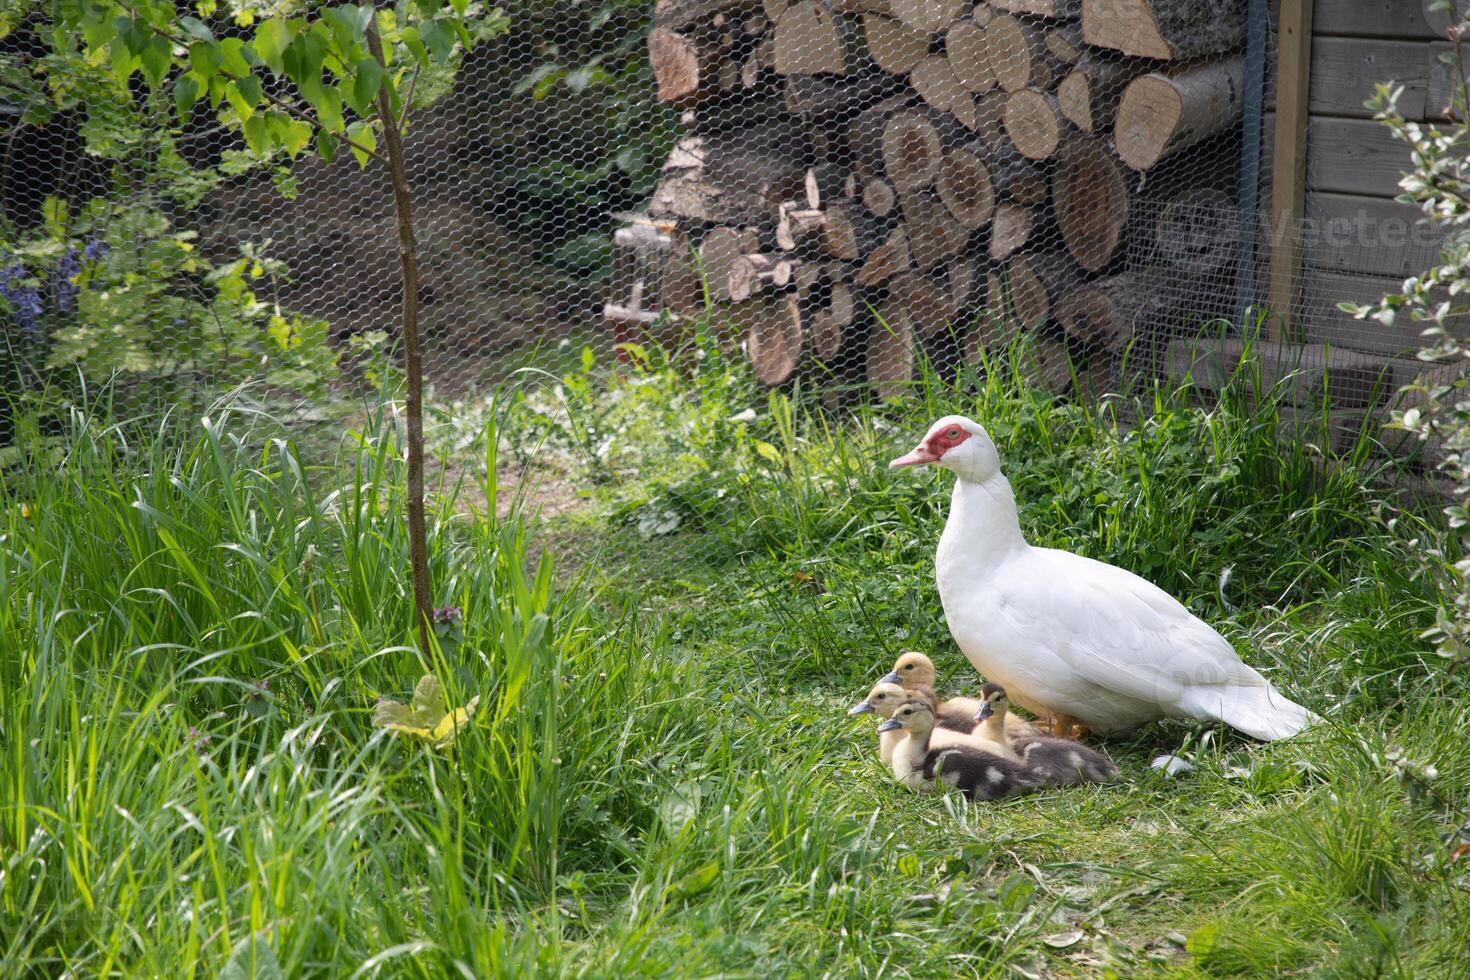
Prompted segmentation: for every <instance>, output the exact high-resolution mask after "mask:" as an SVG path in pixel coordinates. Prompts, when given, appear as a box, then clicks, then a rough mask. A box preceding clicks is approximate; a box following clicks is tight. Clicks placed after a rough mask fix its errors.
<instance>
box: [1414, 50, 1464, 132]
mask: <svg viewBox="0 0 1470 980" xmlns="http://www.w3.org/2000/svg"><path fill="white" fill-rule="evenodd" d="M1454 50H1455V48H1454V45H1452V44H1450V43H1448V42H1446V43H1444V44H1431V45H1429V51H1430V54H1431V58H1430V60H1429V90H1428V91H1427V92H1426V93H1425V94H1424V103H1425V105H1424V110H1425V112H1424V118H1425V119H1443V118H1445V115H1446V113H1445V110H1446V108H1448V106H1449V104H1450V101H1451V100H1452V99H1453V98H1454V94H1455V69H1454V66H1453V65H1450V64H1447V63H1446V62H1444V61H1441V60H1440V59H1441V57H1442V56H1443V55H1446V54H1453V53H1454ZM1464 70H1465V69H1462V71H1464ZM1466 74H1470V71H1466Z"/></svg>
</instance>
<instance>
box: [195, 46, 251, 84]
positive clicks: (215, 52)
mask: <svg viewBox="0 0 1470 980" xmlns="http://www.w3.org/2000/svg"><path fill="white" fill-rule="evenodd" d="M223 58H224V52H223V51H222V50H220V46H219V45H218V44H215V43H214V42H213V41H196V42H194V43H193V44H191V45H189V64H191V65H193V66H194V71H195V73H196V74H198V76H199V77H200V78H201V79H203V80H204V81H206V82H207V81H209V80H210V79H211V78H213V77H214V75H215V72H217V71H219V69H220V62H221V60H223ZM241 64H244V62H241Z"/></svg>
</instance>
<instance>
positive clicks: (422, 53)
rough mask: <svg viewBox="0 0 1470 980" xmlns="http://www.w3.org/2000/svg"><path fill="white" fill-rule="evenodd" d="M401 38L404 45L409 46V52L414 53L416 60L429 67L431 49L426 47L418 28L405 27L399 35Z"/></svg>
mask: <svg viewBox="0 0 1470 980" xmlns="http://www.w3.org/2000/svg"><path fill="white" fill-rule="evenodd" d="M399 38H400V40H402V41H403V46H404V47H406V48H408V50H409V52H410V53H411V54H412V55H413V57H414V60H415V61H417V62H418V63H419V64H420V65H423V66H424V67H428V64H429V51H428V49H427V48H425V47H424V39H423V38H421V37H419V31H418V28H417V27H405V28H404V29H403V32H402V33H401V34H400V35H399Z"/></svg>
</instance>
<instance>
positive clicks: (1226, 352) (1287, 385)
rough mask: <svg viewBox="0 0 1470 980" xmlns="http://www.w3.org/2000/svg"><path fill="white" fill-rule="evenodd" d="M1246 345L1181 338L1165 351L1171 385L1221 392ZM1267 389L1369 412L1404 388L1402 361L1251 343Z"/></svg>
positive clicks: (1296, 399) (1318, 347)
mask: <svg viewBox="0 0 1470 980" xmlns="http://www.w3.org/2000/svg"><path fill="white" fill-rule="evenodd" d="M1245 346H1246V344H1245V341H1244V340H1242V339H1240V338H1239V337H1213V336H1203V337H1181V338H1178V339H1176V340H1173V341H1171V342H1170V343H1169V346H1168V349H1167V350H1166V352H1165V361H1164V365H1165V368H1164V370H1165V374H1166V375H1167V376H1168V377H1169V379H1170V380H1171V381H1174V382H1176V383H1177V382H1180V381H1183V380H1184V379H1185V378H1186V377H1188V378H1190V379H1191V380H1192V381H1193V382H1194V384H1195V385H1197V386H1199V387H1201V388H1205V389H1207V390H1219V389H1220V388H1222V387H1224V385H1225V383H1226V382H1227V381H1228V380H1229V379H1230V378H1231V377H1232V376H1233V375H1234V374H1235V372H1236V370H1237V369H1238V368H1239V367H1240V366H1241V364H1240V361H1241V355H1242V354H1243V353H1244V350H1245ZM1250 348H1251V351H1252V354H1253V355H1254V361H1255V365H1256V367H1257V368H1258V369H1259V372H1260V373H1259V379H1260V383H1261V387H1262V389H1263V390H1270V389H1273V388H1275V387H1277V386H1278V385H1280V386H1281V391H1282V395H1283V396H1284V398H1285V400H1286V401H1288V402H1290V403H1291V404H1293V405H1316V406H1320V405H1322V403H1323V400H1324V398H1325V400H1326V401H1327V402H1328V403H1330V405H1331V406H1332V407H1333V408H1366V407H1368V406H1369V405H1372V404H1374V403H1375V402H1382V401H1386V400H1387V398H1388V396H1389V394H1391V393H1392V392H1394V391H1397V390H1398V388H1399V387H1400V385H1399V382H1398V380H1397V378H1398V375H1399V373H1400V370H1399V363H1398V362H1396V361H1395V360H1394V359H1393V358H1389V357H1383V356H1381V355H1375V354H1368V353H1364V352H1362V351H1356V350H1345V349H1341V348H1337V347H1332V346H1326V345H1322V344H1305V345H1303V344H1296V343H1284V344H1283V343H1276V342H1273V341H1266V340H1258V341H1256V342H1254V343H1252V344H1251V345H1250Z"/></svg>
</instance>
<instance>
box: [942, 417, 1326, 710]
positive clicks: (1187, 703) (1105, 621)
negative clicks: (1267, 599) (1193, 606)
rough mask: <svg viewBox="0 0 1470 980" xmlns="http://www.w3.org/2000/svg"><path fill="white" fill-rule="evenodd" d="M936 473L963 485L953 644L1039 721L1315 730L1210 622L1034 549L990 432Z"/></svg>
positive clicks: (950, 571)
mask: <svg viewBox="0 0 1470 980" xmlns="http://www.w3.org/2000/svg"><path fill="white" fill-rule="evenodd" d="M956 424H962V425H964V426H965V428H966V429H967V430H968V431H970V433H971V438H969V439H968V440H966V441H964V442H962V443H961V444H960V445H958V446H956V447H955V448H954V449H951V450H950V451H949V452H947V453H946V454H945V455H944V456H943V457H942V458H941V459H940V461H939V465H941V466H943V467H945V468H946V469H951V470H953V471H955V473H956V474H957V475H958V476H959V480H958V481H957V482H956V484H955V488H954V494H953V497H952V499H951V505H950V513H949V519H948V521H947V522H946V524H945V528H944V533H943V535H942V536H941V537H940V541H939V549H938V553H937V555H936V558H935V572H936V578H937V580H938V584H939V594H940V599H941V601H942V602H943V605H944V612H945V617H946V619H947V620H948V622H949V628H950V633H951V634H952V635H953V636H954V640H955V642H956V643H957V644H958V645H959V647H960V649H961V650H962V651H964V654H965V656H966V657H968V658H969V660H970V662H971V663H973V664H974V665H975V668H976V669H977V670H979V671H980V673H981V674H983V675H984V676H985V677H986V678H987V679H989V680H992V681H995V682H997V683H1000V684H1002V685H1004V686H1005V688H1006V690H1007V691H1008V692H1009V693H1010V696H1011V699H1012V700H1014V701H1016V702H1017V703H1019V704H1021V705H1023V706H1025V707H1027V708H1029V709H1031V710H1032V711H1035V712H1037V713H1042V714H1067V715H1072V716H1073V717H1075V718H1077V719H1078V720H1079V721H1081V722H1082V723H1083V724H1085V725H1087V726H1088V727H1089V728H1091V729H1093V730H1094V731H1109V730H1114V729H1120V728H1130V727H1133V726H1136V725H1139V724H1141V723H1143V722H1147V721H1151V720H1153V719H1156V718H1159V717H1161V716H1164V715H1173V716H1180V717H1189V718H1197V719H1201V720H1219V721H1223V722H1225V723H1227V724H1229V725H1232V726H1233V727H1235V728H1238V729H1240V730H1241V731H1243V732H1245V733H1246V734H1248V735H1252V736H1254V737H1256V738H1260V739H1276V738H1284V737H1286V736H1288V735H1293V734H1295V733H1296V732H1298V731H1300V730H1301V729H1302V728H1303V727H1305V726H1306V725H1307V724H1310V723H1311V722H1313V721H1315V720H1317V719H1316V716H1315V715H1313V714H1312V713H1311V712H1309V711H1308V710H1307V709H1305V708H1303V707H1302V706H1301V705H1299V704H1296V703H1295V702H1293V701H1291V700H1289V699H1288V698H1286V697H1285V696H1284V695H1282V694H1281V693H1280V692H1279V691H1277V690H1276V689H1275V688H1274V687H1272V686H1271V684H1270V682H1268V681H1267V680H1266V679H1265V678H1264V677H1262V676H1261V675H1260V674H1259V673H1258V672H1257V671H1256V670H1255V669H1254V668H1252V667H1250V666H1249V665H1247V664H1246V663H1244V662H1243V661H1242V660H1241V659H1240V657H1239V656H1238V655H1237V654H1236V652H1235V649H1234V648H1233V647H1232V646H1231V645H1230V643H1229V642H1228V641H1226V640H1225V638H1224V637H1222V636H1221V635H1220V634H1219V633H1217V632H1216V631H1215V630H1214V629H1212V628H1211V627H1210V626H1209V625H1208V624H1206V623H1205V622H1204V621H1202V620H1201V619H1199V618H1198V617H1197V616H1195V615H1193V614H1192V613H1191V612H1190V611H1189V610H1188V609H1186V608H1185V607H1184V606H1183V605H1182V604H1181V603H1180V602H1178V601H1177V600H1176V599H1174V598H1173V597H1172V596H1170V595H1168V594H1167V593H1166V592H1164V591H1163V590H1162V589H1160V588H1158V587H1157V586H1155V585H1153V584H1152V583H1150V582H1147V581H1145V580H1144V579H1142V578H1139V577H1138V576H1137V575H1134V574H1133V573H1132V572H1129V571H1126V570H1125V569H1122V568H1118V567H1116V566H1113V565H1108V564H1104V563H1103V562H1099V561H1094V560H1092V559H1090V558H1084V557H1082V556H1080V555H1075V554H1072V553H1070V552H1066V551H1058V550H1056V549H1052V548H1034V547H1032V546H1031V545H1029V544H1028V543H1027V542H1026V540H1025V539H1024V537H1023V536H1022V534H1021V527H1020V522H1019V519H1018V517H1017V514H1016V504H1015V497H1014V495H1013V494H1012V492H1011V487H1010V484H1009V483H1008V482H1007V481H1006V478H1005V477H1004V476H1003V475H1002V474H1001V472H1000V467H999V459H998V457H997V456H996V454H995V448H994V445H993V444H992V443H991V441H990V438H989V436H988V435H986V434H985V431H984V429H982V428H980V426H978V425H977V424H976V423H974V422H972V421H970V420H969V419H963V418H959V417H956V416H950V417H949V418H946V419H942V420H940V422H938V423H936V425H935V428H934V429H933V430H931V435H932V433H934V432H936V431H940V430H941V427H953V426H954V425H956Z"/></svg>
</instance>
